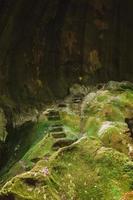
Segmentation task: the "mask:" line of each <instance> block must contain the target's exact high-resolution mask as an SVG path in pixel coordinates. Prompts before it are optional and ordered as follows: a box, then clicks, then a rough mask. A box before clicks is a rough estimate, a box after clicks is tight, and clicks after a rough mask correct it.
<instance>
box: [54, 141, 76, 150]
mask: <svg viewBox="0 0 133 200" xmlns="http://www.w3.org/2000/svg"><path fill="white" fill-rule="evenodd" d="M75 141H76V140H75V139H67V138H62V139H58V140H57V141H56V142H55V143H54V144H53V146H52V149H53V150H58V149H60V148H62V147H66V146H69V145H71V144H73V143H74V142H75Z"/></svg>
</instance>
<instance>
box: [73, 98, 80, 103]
mask: <svg viewBox="0 0 133 200" xmlns="http://www.w3.org/2000/svg"><path fill="white" fill-rule="evenodd" d="M72 102H73V103H76V104H79V103H81V100H79V99H76V100H75V99H73V100H72Z"/></svg>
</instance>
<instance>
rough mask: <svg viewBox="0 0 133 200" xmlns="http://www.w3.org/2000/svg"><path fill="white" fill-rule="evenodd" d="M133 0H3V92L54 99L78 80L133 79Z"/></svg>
mask: <svg viewBox="0 0 133 200" xmlns="http://www.w3.org/2000/svg"><path fill="white" fill-rule="evenodd" d="M132 8H133V1H131V0H127V1H124V0H78V1H77V0H54V1H53V0H38V1H36V0H30V1H27V0H17V1H16V0H10V1H9V0H1V3H0V94H1V95H9V96H11V97H12V98H13V99H14V100H15V101H25V102H26V101H27V100H29V101H30V102H31V103H32V102H34V101H36V100H37V101H42V100H44V99H45V100H48V101H49V100H50V99H52V98H53V96H54V97H62V96H64V95H66V94H67V91H68V87H69V86H70V85H71V84H73V83H75V82H84V83H89V84H94V83H97V82H104V81H105V82H106V81H108V80H120V81H121V80H130V81H132V80H133V77H132V72H133V56H132V50H133V45H132V41H133V39H132V35H133V26H132V25H133V21H132V17H133V12H132Z"/></svg>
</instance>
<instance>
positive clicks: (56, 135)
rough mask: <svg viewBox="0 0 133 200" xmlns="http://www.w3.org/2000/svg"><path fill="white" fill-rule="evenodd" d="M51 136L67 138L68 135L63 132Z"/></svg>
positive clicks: (52, 133)
mask: <svg viewBox="0 0 133 200" xmlns="http://www.w3.org/2000/svg"><path fill="white" fill-rule="evenodd" d="M50 135H51V136H52V137H53V138H65V137H66V133H65V132H63V131H61V132H51V133H50Z"/></svg>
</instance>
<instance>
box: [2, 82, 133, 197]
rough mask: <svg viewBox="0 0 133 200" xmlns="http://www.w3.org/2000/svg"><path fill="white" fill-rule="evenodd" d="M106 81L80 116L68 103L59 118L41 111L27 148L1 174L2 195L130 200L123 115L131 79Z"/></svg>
mask: <svg viewBox="0 0 133 200" xmlns="http://www.w3.org/2000/svg"><path fill="white" fill-rule="evenodd" d="M110 84H112V83H108V84H107V85H105V86H102V88H101V89H100V90H95V91H93V93H92V92H91V93H89V94H88V95H87V96H86V97H85V99H83V102H82V105H81V112H80V114H78V113H76V112H75V111H73V109H71V105H69V104H71V103H72V102H71V101H70V103H68V105H67V106H66V107H65V108H60V109H59V112H58V115H59V117H60V119H59V120H58V121H55V120H54V121H53V120H52V121H51V120H50V121H49V120H48V118H47V117H45V114H44V113H45V112H44V113H43V114H42V115H41V116H40V117H39V121H38V122H37V124H36V125H35V126H36V128H35V129H34V131H33V132H31V133H30V135H29V136H28V137H27V142H29V141H30V142H31V141H32V142H31V146H30V147H29V148H28V149H27V151H26V152H24V153H23V155H22V157H21V159H19V161H18V162H16V163H15V164H14V165H13V166H12V167H10V168H8V173H7V171H6V172H5V174H4V176H2V178H3V183H2V185H1V191H0V199H9V198H10V199H14V200H26V199H27V200H30V199H32V200H43V199H47V200H81V199H82V200H88V199H90V200H92V199H93V200H125V199H126V200H128V199H132V190H133V178H132V177H133V162H132V156H129V155H130V154H133V152H130V151H133V150H132V148H131V147H132V146H133V140H132V138H131V135H130V133H129V131H130V130H128V126H127V124H126V123H125V118H131V117H132V109H133V90H132V88H131V87H130V88H129V83H119V84H118V83H115V82H113V87H112V86H111V87H109V85H110ZM127 84H128V85H127ZM121 85H122V89H120V87H121ZM123 85H124V87H123ZM55 107H56V106H55ZM56 109H57V108H56ZM52 131H55V133H56V134H60V131H63V133H65V137H64V138H63V139H62V138H58V139H57V138H55V137H53V136H52V134H51V133H52ZM53 133H54V132H53ZM30 136H32V137H33V140H31V139H30ZM54 147H58V148H54ZM18 153H19V152H18Z"/></svg>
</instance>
